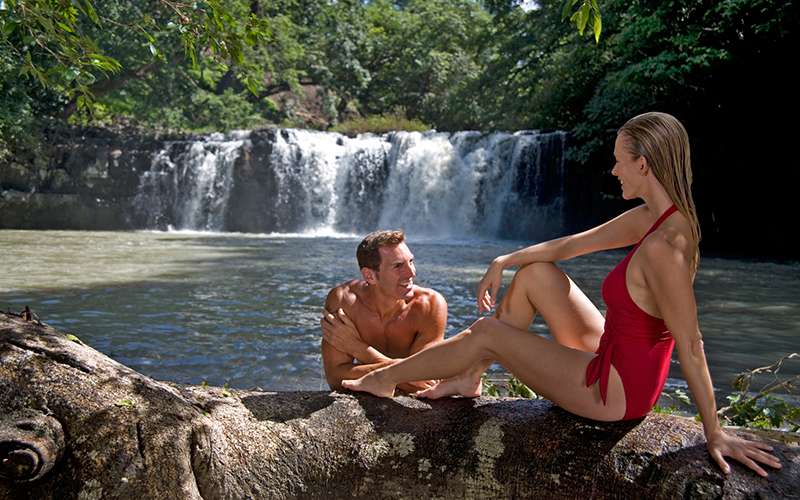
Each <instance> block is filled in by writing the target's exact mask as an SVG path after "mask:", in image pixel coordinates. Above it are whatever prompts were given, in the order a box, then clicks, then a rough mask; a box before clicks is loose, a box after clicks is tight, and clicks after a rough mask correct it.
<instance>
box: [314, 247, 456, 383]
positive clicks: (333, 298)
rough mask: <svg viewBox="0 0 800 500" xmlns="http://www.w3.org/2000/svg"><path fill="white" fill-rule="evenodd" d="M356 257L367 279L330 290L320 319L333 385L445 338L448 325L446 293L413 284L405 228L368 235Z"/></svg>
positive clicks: (327, 374) (325, 359)
mask: <svg viewBox="0 0 800 500" xmlns="http://www.w3.org/2000/svg"><path fill="white" fill-rule="evenodd" d="M356 258H357V259H358V266H359V267H360V268H361V275H362V277H363V278H364V279H361V280H352V281H348V282H346V283H342V284H341V285H339V286H337V287H335V288H334V289H333V290H331V291H330V293H328V298H327V300H326V301H325V312H324V313H323V317H322V320H321V322H320V323H321V325H322V333H323V340H322V362H323V365H324V366H325V377H326V378H327V380H328V385H330V387H331V389H334V390H338V389H341V387H342V386H341V382H342V380H350V379H357V378H359V377H361V376H362V375H364V374H366V373H368V372H370V371H372V370H375V369H376V368H380V367H382V366H386V365H388V364H392V363H395V362H397V361H399V360H400V359H402V358H405V357H407V356H410V355H412V354H414V353H416V352H418V351H420V350H422V349H423V348H424V347H425V346H427V345H428V344H431V343H433V342H438V341H440V340H442V339H443V338H444V329H445V325H446V324H447V303H446V302H445V300H444V298H443V297H442V295H441V294H439V293H438V292H436V291H434V290H431V289H430V288H422V287H419V286H416V285H415V284H414V277H415V276H416V275H417V271H416V268H415V267H414V255H413V254H412V253H411V251H410V250H409V249H408V246H406V244H405V235H404V234H403V232H402V231H375V232H374V233H371V234H368V235H367V236H366V237H365V238H364V240H363V241H362V242H361V244H359V245H358V249H357V250H356ZM354 360H355V361H357V362H358V363H357V364H355V363H354ZM433 385H434V381H418V382H411V383H407V384H402V385H400V386H398V388H399V389H400V390H402V391H405V392H416V391H419V390H424V389H427V388H429V387H432V386H433Z"/></svg>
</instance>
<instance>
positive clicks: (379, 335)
mask: <svg viewBox="0 0 800 500" xmlns="http://www.w3.org/2000/svg"><path fill="white" fill-rule="evenodd" d="M354 323H355V324H356V327H357V328H358V331H359V333H360V334H361V338H362V339H363V340H364V342H366V343H367V344H369V345H370V346H372V347H374V348H375V349H378V350H379V351H381V352H382V353H383V354H385V355H386V356H389V357H406V356H408V355H409V349H410V348H411V344H413V343H414V338H415V337H416V336H417V331H418V330H419V329H418V328H417V325H416V324H415V323H414V322H413V321H411V318H409V317H408V315H407V314H406V315H402V316H401V317H398V318H394V319H391V320H389V321H381V320H380V319H379V318H378V317H377V316H374V317H362V318H359V319H358V320H356V321H354Z"/></svg>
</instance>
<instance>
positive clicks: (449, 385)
mask: <svg viewBox="0 0 800 500" xmlns="http://www.w3.org/2000/svg"><path fill="white" fill-rule="evenodd" d="M482 390H483V382H481V377H480V375H478V376H477V378H476V377H475V375H474V374H469V373H467V374H464V375H459V376H458V377H453V378H449V379H447V380H442V381H441V382H439V383H438V384H436V385H435V386H433V387H431V388H430V389H425V390H424V391H419V392H417V393H416V394H415V396H417V397H418V398H427V399H439V398H444V397H447V396H464V397H465V398H477V397H478V396H480V395H481V391H482Z"/></svg>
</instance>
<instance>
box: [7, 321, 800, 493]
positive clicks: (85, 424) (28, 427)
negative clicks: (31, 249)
mask: <svg viewBox="0 0 800 500" xmlns="http://www.w3.org/2000/svg"><path fill="white" fill-rule="evenodd" d="M0 416H1V417H2V428H0V442H1V443H2V444H0V451H1V452H2V453H3V454H4V455H3V457H5V458H6V459H8V461H7V462H5V463H4V464H3V467H2V469H0V470H2V473H1V474H2V475H1V476H0V499H2V500H5V499H12V498H13V499H18V498H37V499H40V498H45V499H46V498H81V499H99V498H128V499H137V500H139V499H144V498H159V499H162V498H181V499H184V498H189V499H199V498H204V499H208V500H210V499H217V498H293V497H319V498H323V497H324V498H339V497H369V498H381V497H387V498H388V497H392V498H394V497H413V498H416V497H425V498H427V497H439V498H454V497H457V498H464V497H466V498H510V497H537V498H589V497H593V498H606V497H615V498H618V497H626V498H723V497H724V498H791V497H795V498H796V497H797V496H798V492H800V455H799V454H798V451H800V448H798V440H799V439H800V438H798V436H797V434H790V433H779V432H773V433H760V436H761V439H764V440H767V441H770V443H771V444H773V445H774V446H775V454H776V455H777V456H778V457H779V458H780V459H781V461H782V462H783V469H782V470H780V471H776V472H772V473H771V475H770V478H769V479H762V478H760V477H758V476H756V475H755V474H754V473H751V472H749V471H748V470H746V469H744V468H743V467H741V466H738V465H734V466H733V472H732V473H731V474H730V475H728V476H725V475H724V474H722V473H721V472H720V471H719V469H718V468H717V467H716V466H715V465H714V464H712V462H711V460H710V458H709V456H708V454H707V452H706V449H705V442H704V439H703V434H702V428H701V427H700V425H699V424H697V423H696V422H694V421H693V420H691V419H686V418H681V417H676V416H668V415H650V416H648V417H647V418H645V419H643V420H638V421H631V422H618V423H599V422H594V421H591V420H586V419H582V418H579V417H575V416H573V415H571V414H569V413H567V412H564V411H562V410H560V409H558V408H556V407H554V406H553V405H551V404H550V403H547V402H545V401H531V400H521V399H494V398H478V399H450V400H443V401H433V402H429V401H424V400H416V399H413V398H406V397H399V398H395V399H393V400H389V399H378V398H373V397H371V396H361V395H358V396H354V395H350V394H339V393H324V392H284V393H266V392H253V391H238V390H225V389H220V388H213V387H209V388H204V387H198V386H181V385H177V384H170V383H165V382H159V381H155V380H152V379H150V378H148V377H145V376H143V375H141V374H139V373H137V372H135V371H133V370H131V369H130V368H127V367H125V366H123V365H121V364H119V363H117V362H115V361H113V360H111V359H110V358H108V357H106V356H105V355H103V354H101V353H99V352H97V351H95V350H94V349H92V348H90V347H88V346H86V345H84V344H82V343H81V342H80V341H77V340H76V339H75V338H74V337H67V336H66V335H64V334H62V333H60V332H58V331H56V330H55V329H53V328H51V327H49V326H46V325H37V324H35V323H31V322H26V321H24V320H22V319H21V318H17V317H13V316H10V315H4V314H2V313H0ZM26 422H27V423H26ZM19 424H22V428H20V425H19ZM737 432H740V431H737Z"/></svg>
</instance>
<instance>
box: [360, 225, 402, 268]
mask: <svg viewBox="0 0 800 500" xmlns="http://www.w3.org/2000/svg"><path fill="white" fill-rule="evenodd" d="M405 240H406V235H405V233H404V232H403V231H374V232H372V233H369V234H368V235H367V236H366V237H364V239H363V240H361V243H360V244H359V245H358V249H357V250H356V259H357V260H358V268H359V269H361V268H362V267H366V268H368V269H372V270H373V271H377V270H378V269H379V268H380V267H381V254H380V251H379V250H378V249H379V248H380V247H386V246H394V245H399V244H400V243H402V242H404V241H405Z"/></svg>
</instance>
